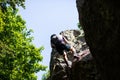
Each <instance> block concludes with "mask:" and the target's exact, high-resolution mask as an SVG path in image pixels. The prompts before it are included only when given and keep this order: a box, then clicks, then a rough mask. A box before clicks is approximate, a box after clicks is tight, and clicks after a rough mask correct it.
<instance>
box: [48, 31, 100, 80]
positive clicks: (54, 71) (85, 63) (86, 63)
mask: <svg viewBox="0 0 120 80" xmlns="http://www.w3.org/2000/svg"><path fill="white" fill-rule="evenodd" d="M81 32H82V31H79V30H66V31H62V32H61V34H62V35H64V36H65V37H66V39H67V40H68V41H69V44H70V45H72V46H74V48H75V49H76V51H77V54H78V55H81V59H80V61H78V62H74V66H73V67H72V68H68V66H67V65H66V64H65V62H64V60H63V56H61V55H59V54H58V52H57V51H56V50H54V49H53V50H52V52H51V60H50V78H49V80H100V79H99V76H100V75H99V73H98V71H97V69H96V62H95V60H94V59H93V57H92V55H91V54H90V51H89V47H88V46H87V44H86V42H85V39H84V36H83V35H81V34H82V33H81ZM67 53H68V55H67V56H68V59H69V64H72V60H73V55H71V54H70V53H69V52H67Z"/></svg>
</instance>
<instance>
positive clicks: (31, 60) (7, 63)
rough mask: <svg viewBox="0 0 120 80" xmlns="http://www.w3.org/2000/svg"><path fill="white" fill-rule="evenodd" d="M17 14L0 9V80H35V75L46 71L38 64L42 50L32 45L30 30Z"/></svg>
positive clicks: (15, 11)
mask: <svg viewBox="0 0 120 80" xmlns="http://www.w3.org/2000/svg"><path fill="white" fill-rule="evenodd" d="M17 12H18V10H17V9H16V10H14V9H13V8H12V7H8V8H7V11H6V12H4V13H3V12H2V10H1V9H0V80H37V77H36V75H35V73H37V72H38V71H40V70H45V69H46V66H43V65H42V64H40V63H39V62H40V61H42V59H43V57H42V55H41V51H42V50H43V49H44V48H43V47H40V48H36V47H35V46H34V45H33V44H32V40H33V37H32V36H31V32H32V30H27V28H26V26H25V21H24V20H23V19H22V18H21V16H20V15H18V14H17Z"/></svg>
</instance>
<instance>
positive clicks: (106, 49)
mask: <svg viewBox="0 0 120 80" xmlns="http://www.w3.org/2000/svg"><path fill="white" fill-rule="evenodd" d="M119 4H120V2H119V1H117V0H77V9H78V13H79V21H80V24H81V25H82V27H83V29H84V32H85V39H86V42H87V44H88V46H89V48H90V51H91V54H92V55H93V57H94V59H95V61H96V62H97V70H98V71H99V72H100V74H101V78H102V80H120V65H119V64H120V47H119V45H120V38H119V37H120V9H119Z"/></svg>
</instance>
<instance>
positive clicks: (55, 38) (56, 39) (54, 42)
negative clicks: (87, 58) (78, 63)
mask: <svg viewBox="0 0 120 80" xmlns="http://www.w3.org/2000/svg"><path fill="white" fill-rule="evenodd" d="M51 47H52V48H53V49H56V50H57V51H58V53H59V54H60V55H63V58H64V60H65V62H66V64H67V66H69V67H70V65H69V64H68V58H67V55H66V52H65V51H72V53H73V55H74V56H76V50H75V48H74V47H72V46H70V45H69V44H68V41H67V40H66V38H65V37H64V36H62V35H56V34H53V35H51ZM74 58H78V57H74Z"/></svg>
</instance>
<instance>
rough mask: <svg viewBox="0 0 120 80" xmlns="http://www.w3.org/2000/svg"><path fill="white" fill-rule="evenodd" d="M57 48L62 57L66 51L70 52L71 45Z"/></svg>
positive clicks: (57, 46)
mask: <svg viewBox="0 0 120 80" xmlns="http://www.w3.org/2000/svg"><path fill="white" fill-rule="evenodd" d="M55 46H56V50H57V51H58V52H59V54H60V55H63V53H64V51H70V45H69V44H56V45H55Z"/></svg>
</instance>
